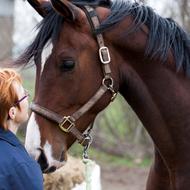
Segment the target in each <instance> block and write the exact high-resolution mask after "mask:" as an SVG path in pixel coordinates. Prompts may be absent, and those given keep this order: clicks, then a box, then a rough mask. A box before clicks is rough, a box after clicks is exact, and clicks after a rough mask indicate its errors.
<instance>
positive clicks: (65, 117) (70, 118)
mask: <svg viewBox="0 0 190 190" xmlns="http://www.w3.org/2000/svg"><path fill="white" fill-rule="evenodd" d="M67 122H68V127H67V128H65V127H64V125H65V124H66V123H67ZM74 126H75V123H74V122H73V121H72V117H71V116H64V117H63V121H62V122H61V123H59V127H60V129H61V130H62V131H63V132H65V133H68V132H70V129H71V128H72V127H74Z"/></svg>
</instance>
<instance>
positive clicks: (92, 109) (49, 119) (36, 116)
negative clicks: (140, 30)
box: [26, 0, 118, 172]
mask: <svg viewBox="0 0 190 190" xmlns="http://www.w3.org/2000/svg"><path fill="white" fill-rule="evenodd" d="M107 3H108V2H107V1H99V2H97V4H94V3H92V4H93V6H96V5H101V4H102V5H107ZM75 4H78V6H76V5H74V4H72V3H70V2H68V1H64V0H62V1H59V0H52V1H51V4H50V3H49V4H47V2H46V4H45V6H40V5H39V4H35V3H34V5H36V6H37V5H38V7H37V8H36V10H37V11H38V12H40V13H41V15H43V16H45V18H44V21H42V22H43V23H42V26H41V30H40V32H39V34H38V36H37V38H36V40H38V43H41V44H43V43H44V44H43V45H42V46H41V48H42V47H43V51H42V52H40V57H39V54H37V55H35V60H36V71H37V72H36V73H37V75H36V92H35V98H34V104H32V106H31V108H32V110H33V113H32V115H31V118H30V120H29V124H28V128H27V134H26V148H27V150H28V151H29V153H30V154H31V155H32V156H33V157H35V159H37V160H38V161H39V163H40V164H41V167H42V169H43V170H46V172H48V171H52V170H54V169H55V168H57V167H59V166H61V165H62V163H63V161H64V160H65V153H66V150H67V149H68V148H69V147H70V146H71V145H72V144H73V142H74V141H75V140H76V139H77V140H78V141H79V143H81V144H83V145H84V146H86V145H87V144H88V141H89V139H88V136H84V135H83V132H84V131H85V130H86V129H87V127H88V126H89V125H90V124H91V123H92V122H93V121H94V119H95V117H96V115H97V114H98V113H99V112H100V111H101V110H103V109H104V108H105V107H106V106H107V105H108V104H109V103H110V101H111V98H112V97H113V96H114V95H115V91H117V89H118V86H117V85H118V82H117V81H118V78H117V77H116V73H117V70H116V68H114V65H113V64H111V63H110V57H109V56H110V55H109V50H108V49H107V48H106V47H104V40H103V39H102V36H101V35H99V36H98V40H97V39H96V36H95V35H94V34H93V28H94V29H95V28H96V27H98V25H99V23H98V19H97V17H96V16H95V15H94V13H95V12H93V10H91V8H89V7H88V8H86V9H85V10H86V11H87V12H88V13H86V14H87V15H88V16H91V17H92V18H90V20H94V21H93V22H92V23H89V20H88V18H87V16H86V14H85V11H84V10H83V9H82V8H79V7H84V6H81V5H80V1H78V2H77V1H76V2H75ZM36 6H35V7H36ZM44 7H45V10H44V11H43V10H41V9H43V8H44ZM51 7H53V8H51ZM96 12H97V13H98V16H99V19H100V22H101V21H102V20H103V19H105V17H106V16H107V15H108V14H109V9H107V8H105V7H99V8H97V10H96ZM92 25H95V26H92ZM96 25H97V26H96ZM97 41H99V43H98V42H97ZM105 42H106V41H105ZM34 44H35V42H34ZM34 44H33V46H34ZM45 44H46V46H45V47H44V45H45ZM105 45H107V44H105ZM47 46H48V47H47ZM47 49H48V50H49V54H48V55H47V52H46V50H47ZM38 50H39V47H38ZM111 51H112V49H110V52H111ZM44 52H46V53H44ZM43 54H45V56H46V59H44V56H43ZM41 55H42V59H41Z"/></svg>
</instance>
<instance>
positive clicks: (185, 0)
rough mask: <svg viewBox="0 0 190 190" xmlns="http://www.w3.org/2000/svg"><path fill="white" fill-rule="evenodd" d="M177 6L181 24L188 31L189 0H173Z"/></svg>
mask: <svg viewBox="0 0 190 190" xmlns="http://www.w3.org/2000/svg"><path fill="white" fill-rule="evenodd" d="M175 1H176V2H177V4H178V7H179V16H180V20H181V23H182V25H183V26H184V27H185V28H186V29H187V30H188V31H190V1H189V0H175Z"/></svg>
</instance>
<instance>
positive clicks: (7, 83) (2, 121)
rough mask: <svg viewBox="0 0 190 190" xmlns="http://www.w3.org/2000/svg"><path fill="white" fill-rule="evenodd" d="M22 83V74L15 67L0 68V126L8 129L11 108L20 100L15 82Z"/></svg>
mask: <svg viewBox="0 0 190 190" xmlns="http://www.w3.org/2000/svg"><path fill="white" fill-rule="evenodd" d="M14 81H16V82H18V83H20V84H21V83H22V80H21V76H20V75H19V74H18V73H17V72H16V71H15V70H13V69H1V68H0V127H1V128H3V129H5V130H7V129H8V126H7V125H6V121H7V119H8V112H9V109H10V108H11V107H12V106H13V105H14V103H15V102H17V101H18V95H17V94H16V91H15V89H14V86H13V82H14Z"/></svg>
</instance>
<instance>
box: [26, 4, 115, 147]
mask: <svg viewBox="0 0 190 190" xmlns="http://www.w3.org/2000/svg"><path fill="white" fill-rule="evenodd" d="M84 10H85V12H86V15H87V17H88V20H89V22H90V24H91V27H93V30H95V29H97V28H98V26H99V25H100V23H99V19H98V17H97V15H96V12H95V10H94V9H93V8H92V7H90V6H84ZM96 38H97V42H98V45H99V58H100V61H101V63H102V68H103V74H104V78H103V80H102V85H101V86H100V88H99V89H98V90H97V92H96V93H95V94H94V96H93V97H91V98H90V100H89V101H88V102H87V103H86V104H84V105H83V106H82V107H81V108H80V109H78V110H77V111H76V112H74V113H73V114H72V115H70V116H62V115H60V114H57V113H55V112H53V111H51V110H49V109H47V108H45V107H42V106H40V105H39V104H37V103H32V104H31V106H30V108H31V110H32V111H33V112H35V113H37V114H39V115H41V116H43V117H45V118H47V119H49V120H51V121H54V122H56V123H58V125H59V128H60V129H61V130H62V131H63V132H65V133H69V132H71V133H72V134H73V135H74V136H75V137H76V138H77V140H78V142H79V143H80V144H81V145H83V146H88V145H89V143H90V141H91V138H89V134H83V133H81V132H80V131H79V130H78V129H77V128H76V127H75V126H76V125H75V122H76V121H77V120H78V119H79V118H80V117H81V116H82V115H84V114H85V113H86V112H87V111H88V110H90V109H91V108H92V107H93V106H94V105H95V104H96V102H97V101H98V100H99V99H100V98H101V97H102V96H103V95H104V94H105V93H106V92H107V91H110V92H111V93H112V97H111V101H113V100H114V99H115V97H116V95H117V92H115V90H114V88H113V84H114V81H113V78H112V77H111V68H110V61H111V58H110V54H109V49H108V48H107V47H106V46H104V39H103V36H102V34H97V35H96Z"/></svg>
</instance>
